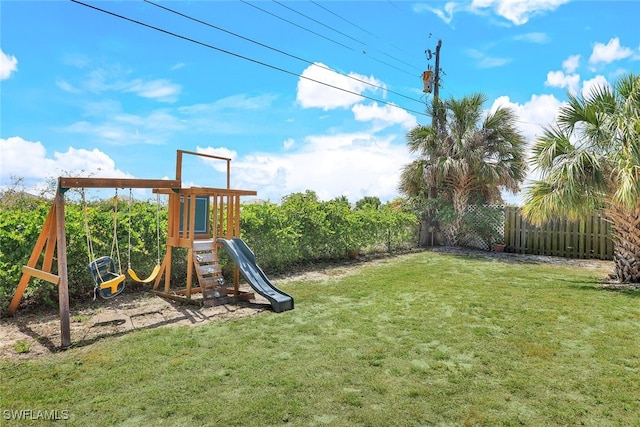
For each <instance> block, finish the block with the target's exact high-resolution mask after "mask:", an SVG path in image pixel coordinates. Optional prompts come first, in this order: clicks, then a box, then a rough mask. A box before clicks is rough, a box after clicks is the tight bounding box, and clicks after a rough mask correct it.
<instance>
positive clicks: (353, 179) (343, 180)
mask: <svg viewBox="0 0 640 427" xmlns="http://www.w3.org/2000/svg"><path fill="white" fill-rule="evenodd" d="M299 145H301V147H300V148H299V149H298V150H296V151H291V152H287V153H284V154H275V153H249V154H246V155H243V156H239V157H238V158H237V159H235V160H234V162H233V164H232V168H233V177H232V178H233V187H234V188H242V189H249V190H257V192H258V197H259V198H260V199H270V200H272V201H274V202H278V201H280V199H281V198H282V197H283V196H286V195H288V194H291V193H294V192H299V191H305V190H312V191H315V192H316V193H317V194H318V196H319V197H320V198H321V199H323V200H329V199H332V198H334V197H338V196H340V195H344V196H347V197H348V198H349V200H351V201H352V202H354V201H356V200H358V199H361V198H362V197H364V196H377V197H379V198H380V199H381V200H390V199H393V198H395V197H397V195H398V191H397V186H398V179H399V174H400V169H401V167H402V166H404V165H405V164H407V163H409V162H410V161H411V159H410V157H409V154H408V152H407V149H406V146H405V145H404V142H402V143H401V144H397V143H394V137H389V136H388V137H379V136H374V135H371V134H365V133H346V134H338V135H315V136H310V137H307V138H306V139H305V141H304V142H303V144H299ZM200 150H202V151H203V152H205V151H206V152H209V151H210V150H220V149H219V148H218V149H212V148H211V147H209V148H200Z"/></svg>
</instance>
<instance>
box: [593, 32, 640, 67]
mask: <svg viewBox="0 0 640 427" xmlns="http://www.w3.org/2000/svg"><path fill="white" fill-rule="evenodd" d="M631 55H633V50H632V49H630V48H628V47H623V46H621V45H620V39H619V38H618V37H614V38H612V39H611V40H609V42H608V43H607V44H604V43H596V44H595V45H594V46H593V51H592V52H591V56H590V57H589V64H591V65H597V64H599V63H605V64H610V63H612V62H613V61H617V60H620V59H624V58H628V57H630V56H631Z"/></svg>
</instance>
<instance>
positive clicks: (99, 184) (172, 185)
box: [58, 176, 181, 193]
mask: <svg viewBox="0 0 640 427" xmlns="http://www.w3.org/2000/svg"><path fill="white" fill-rule="evenodd" d="M180 186H181V182H180V180H177V179H138V178H75V177H64V176H61V177H60V178H58V187H59V188H60V192H61V193H64V192H65V191H66V190H68V189H70V188H167V189H171V190H178V189H180Z"/></svg>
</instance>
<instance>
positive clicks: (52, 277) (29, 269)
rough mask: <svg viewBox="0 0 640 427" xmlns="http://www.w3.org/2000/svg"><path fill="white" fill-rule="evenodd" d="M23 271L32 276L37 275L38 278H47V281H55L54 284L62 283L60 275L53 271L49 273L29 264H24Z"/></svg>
mask: <svg viewBox="0 0 640 427" xmlns="http://www.w3.org/2000/svg"><path fill="white" fill-rule="evenodd" d="M22 273H23V274H28V275H29V276H32V277H37V278H38V279H42V280H46V281H47V282H50V283H53V284H54V285H57V284H58V283H60V276H56V275H55V274H52V273H47V272H46V271H42V270H38V269H37V268H33V267H29V266H28V265H24V266H22Z"/></svg>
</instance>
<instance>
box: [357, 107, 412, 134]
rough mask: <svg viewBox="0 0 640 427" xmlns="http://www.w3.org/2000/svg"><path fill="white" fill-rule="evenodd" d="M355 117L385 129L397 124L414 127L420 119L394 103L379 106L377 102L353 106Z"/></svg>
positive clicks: (377, 127) (406, 127) (409, 127)
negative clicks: (393, 104)
mask: <svg viewBox="0 0 640 427" xmlns="http://www.w3.org/2000/svg"><path fill="white" fill-rule="evenodd" d="M351 111H353V115H354V118H355V119H356V120H357V121H360V122H373V124H374V128H375V129H378V130H379V129H383V128H386V127H389V126H392V125H395V124H398V125H400V126H402V127H403V128H404V129H407V130H409V129H411V128H414V127H415V126H416V125H417V124H418V121H417V120H416V118H415V116H413V115H411V114H409V113H408V112H407V111H406V110H403V109H401V108H396V107H394V106H392V105H384V106H382V107H380V106H378V103H377V102H374V103H373V104H371V105H364V104H356V105H354V106H353V107H352V108H351Z"/></svg>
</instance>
